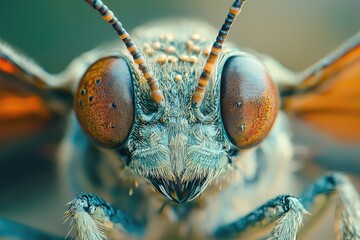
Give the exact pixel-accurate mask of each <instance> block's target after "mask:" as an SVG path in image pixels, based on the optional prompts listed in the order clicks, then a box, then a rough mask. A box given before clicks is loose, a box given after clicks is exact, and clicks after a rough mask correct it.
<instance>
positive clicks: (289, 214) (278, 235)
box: [215, 195, 307, 240]
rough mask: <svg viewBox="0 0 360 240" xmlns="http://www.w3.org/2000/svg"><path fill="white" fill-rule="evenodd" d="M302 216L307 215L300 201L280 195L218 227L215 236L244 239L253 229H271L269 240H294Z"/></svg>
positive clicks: (301, 221) (289, 196)
mask: <svg viewBox="0 0 360 240" xmlns="http://www.w3.org/2000/svg"><path fill="white" fill-rule="evenodd" d="M304 214H307V211H306V210H305V208H304V207H303V205H302V203H301V202H300V199H298V198H297V197H294V196H291V195H280V196H278V197H276V198H273V199H271V200H269V201H268V202H266V203H265V204H263V205H262V206H260V207H258V208H257V209H255V210H254V211H252V212H250V213H249V214H247V215H246V216H244V217H242V218H240V219H239V220H237V221H235V222H233V223H230V224H227V225H224V226H220V227H219V228H218V229H217V230H216V231H215V236H216V237H218V238H222V239H223V238H226V239H228V238H237V237H240V238H241V237H244V238H245V239H246V238H247V237H249V236H252V233H253V231H254V230H255V229H257V230H259V229H269V228H272V231H271V235H270V236H269V238H268V239H269V240H285V239H286V240H295V239H296V237H297V234H298V231H299V227H300V226H301V225H302V223H303V215H304ZM274 224H275V225H274Z"/></svg>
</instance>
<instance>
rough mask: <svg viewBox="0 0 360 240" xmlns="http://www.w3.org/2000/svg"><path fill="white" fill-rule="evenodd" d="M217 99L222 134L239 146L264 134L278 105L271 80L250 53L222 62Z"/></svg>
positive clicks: (249, 142)
mask: <svg viewBox="0 0 360 240" xmlns="http://www.w3.org/2000/svg"><path fill="white" fill-rule="evenodd" d="M220 101H221V116H222V121H223V124H224V128H225V131H226V134H227V136H228V138H229V140H230V141H231V142H232V143H233V144H234V145H235V146H236V147H238V148H240V149H241V148H250V147H252V146H254V145H256V144H258V143H259V142H260V141H261V140H262V139H264V138H265V137H266V135H267V134H268V133H269V131H270V129H271V127H272V125H273V123H274V120H275V117H276V115H277V112H278V109H279V95H278V92H277V89H276V86H275V84H274V83H273V81H272V80H271V78H270V76H269V74H268V73H267V71H266V69H265V67H264V66H263V65H262V64H261V63H260V62H259V61H258V60H256V59H255V58H254V57H252V56H234V57H230V58H229V59H228V60H227V61H226V62H225V65H224V69H223V72H222V76H221V96H220Z"/></svg>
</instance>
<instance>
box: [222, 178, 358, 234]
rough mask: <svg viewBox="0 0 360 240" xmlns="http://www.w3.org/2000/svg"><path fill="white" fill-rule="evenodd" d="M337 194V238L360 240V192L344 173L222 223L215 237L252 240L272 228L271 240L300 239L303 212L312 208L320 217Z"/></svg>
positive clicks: (277, 198) (324, 179) (321, 180)
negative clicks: (295, 194) (232, 220)
mask: <svg viewBox="0 0 360 240" xmlns="http://www.w3.org/2000/svg"><path fill="white" fill-rule="evenodd" d="M319 197H323V198H324V199H323V200H325V201H321V202H320V204H319V202H317V201H316V200H317V199H318V198H319ZM333 197H337V199H338V201H337V206H336V208H337V215H336V226H335V231H336V236H337V239H342V240H347V239H360V200H359V195H358V193H357V192H356V190H355V188H354V187H353V185H352V183H351V182H350V181H349V180H348V179H347V178H346V177H345V176H343V175H341V174H329V175H327V176H324V177H322V178H320V179H319V180H317V181H316V182H315V183H313V184H312V185H311V186H310V187H309V188H307V190H306V191H305V192H304V193H303V194H302V195H301V197H300V198H296V197H293V196H290V195H283V196H279V197H276V198H274V199H272V200H270V201H268V202H267V203H265V204H264V205H262V206H260V207H259V208H257V209H255V210H254V211H252V212H251V213H249V214H247V215H246V216H244V217H242V218H240V219H239V220H237V221H235V222H233V223H230V224H227V225H224V226H220V227H219V228H218V229H217V230H216V231H215V237H218V238H231V237H246V238H245V239H249V238H252V237H254V235H257V234H259V233H260V234H261V235H262V236H264V231H267V230H268V229H269V228H270V229H271V228H272V230H271V234H270V237H269V239H290V240H292V239H296V237H297V235H298V230H299V227H300V226H301V225H302V222H303V214H304V213H306V212H307V210H308V211H310V212H311V213H312V217H311V218H316V215H318V213H319V212H320V211H321V210H319V208H320V209H322V208H324V207H326V203H327V202H328V201H327V200H329V199H330V198H333ZM315 205H316V206H315ZM319 205H321V206H319ZM305 209H306V210H305ZM311 218H310V219H311ZM261 230H263V231H261ZM265 234H266V233H265Z"/></svg>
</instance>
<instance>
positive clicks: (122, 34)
mask: <svg viewBox="0 0 360 240" xmlns="http://www.w3.org/2000/svg"><path fill="white" fill-rule="evenodd" d="M85 1H86V2H87V3H88V4H89V5H90V6H92V7H93V8H94V9H95V10H97V11H98V12H99V13H100V14H101V15H102V18H103V19H104V20H105V21H107V22H108V23H109V24H111V25H112V27H113V28H114V29H115V31H116V32H117V34H118V36H119V38H120V39H121V40H122V41H123V42H124V43H125V45H126V47H127V49H128V51H129V52H130V54H131V56H132V57H133V59H134V61H135V63H136V64H137V65H138V66H139V69H140V71H141V72H142V73H143V75H144V77H145V79H146V80H147V83H148V85H149V87H150V89H151V98H152V99H153V100H154V101H155V102H156V103H157V105H158V106H160V107H163V106H164V104H165V101H164V95H163V92H162V91H161V90H160V89H159V82H158V79H157V78H156V77H155V76H154V73H153V72H152V71H151V70H150V69H149V67H148V66H147V65H146V63H145V59H144V57H143V55H142V54H141V53H140V51H139V49H138V47H137V46H136V45H135V43H134V42H133V40H132V39H131V37H130V35H129V33H128V32H126V30H125V28H124V27H123V26H122V24H121V22H120V21H119V20H118V19H117V18H116V17H115V16H114V13H113V12H112V11H111V10H109V8H108V7H107V6H106V5H105V4H104V3H103V2H102V1H100V0H85Z"/></svg>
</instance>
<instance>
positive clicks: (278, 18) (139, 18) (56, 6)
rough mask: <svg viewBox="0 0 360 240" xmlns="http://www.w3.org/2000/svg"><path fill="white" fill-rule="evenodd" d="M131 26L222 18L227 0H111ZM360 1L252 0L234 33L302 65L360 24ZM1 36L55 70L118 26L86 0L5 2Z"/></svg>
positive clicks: (244, 42)
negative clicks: (176, 19)
mask: <svg viewBox="0 0 360 240" xmlns="http://www.w3.org/2000/svg"><path fill="white" fill-rule="evenodd" d="M106 3H107V4H108V5H109V7H110V8H111V9H113V11H114V12H115V13H116V14H117V16H118V18H119V19H120V20H121V21H122V22H123V24H124V26H125V27H126V28H127V29H128V30H131V29H133V28H134V27H136V26H139V25H140V24H142V23H145V22H147V21H148V20H151V19H159V18H160V19H161V18H168V17H185V18H187V17H191V18H199V19H201V20H204V21H206V22H208V23H211V24H212V25H214V26H220V24H221V23H222V22H223V20H224V17H225V13H226V12H227V9H228V6H229V5H230V4H231V1H229V0H226V1H224V0H221V1H219V0H202V1H200V0H195V1H194V0H182V1H165V0H152V1H146V0H143V1H131V0H121V1H119V0H116V1H114V0H112V1H110V0H109V1H106ZM359 12H360V1H358V0H342V1H338V0H316V1H310V0H307V1H295V0H250V1H248V3H247V4H246V6H245V8H244V11H243V13H242V15H241V16H240V18H239V19H238V21H237V22H236V25H235V27H234V29H233V30H232V32H231V34H230V39H231V40H232V41H234V42H235V43H237V44H239V45H244V46H246V47H251V48H254V49H256V50H258V51H260V52H264V53H267V54H270V55H272V56H274V57H275V58H277V59H279V60H280V61H281V62H282V63H284V64H285V65H286V66H288V67H290V68H291V69H294V70H302V69H304V68H305V67H307V66H309V65H310V64H312V63H314V62H316V61H317V60H318V59H320V58H321V57H323V56H325V54H327V53H328V52H329V51H331V50H332V49H334V48H335V47H336V46H338V45H339V44H340V43H341V42H342V41H343V40H345V39H347V38H348V37H350V36H351V35H353V34H354V33H356V32H357V31H358V30H359V26H360V14H359ZM0 38H2V39H3V40H5V41H7V42H9V43H11V44H12V45H13V46H15V47H16V48H18V49H20V50H21V51H23V52H24V53H26V55H28V56H30V57H32V58H34V59H35V60H36V61H37V62H38V63H40V65H42V66H43V67H44V68H45V69H47V70H48V71H50V72H58V71H60V70H62V69H64V68H65V66H66V65H67V64H68V63H69V61H70V60H71V59H73V58H75V57H76V56H77V55H78V54H80V53H82V52H84V51H86V50H89V49H91V48H93V47H95V46H97V45H98V44H100V43H102V42H104V41H110V40H114V39H115V38H116V36H115V33H114V32H113V31H112V29H111V27H110V26H108V25H106V24H105V23H104V22H103V20H102V19H101V18H100V16H99V15H98V14H97V13H96V12H95V11H94V10H92V9H91V8H90V7H89V6H87V4H86V3H85V1H82V0H76V1H74V0H65V1H45V0H32V1H23V0H12V1H1V10H0Z"/></svg>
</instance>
